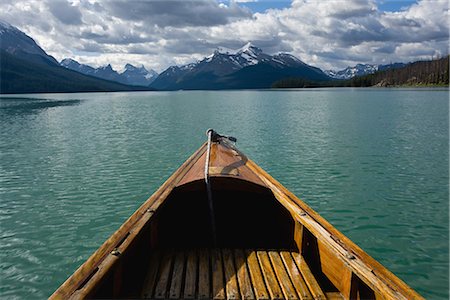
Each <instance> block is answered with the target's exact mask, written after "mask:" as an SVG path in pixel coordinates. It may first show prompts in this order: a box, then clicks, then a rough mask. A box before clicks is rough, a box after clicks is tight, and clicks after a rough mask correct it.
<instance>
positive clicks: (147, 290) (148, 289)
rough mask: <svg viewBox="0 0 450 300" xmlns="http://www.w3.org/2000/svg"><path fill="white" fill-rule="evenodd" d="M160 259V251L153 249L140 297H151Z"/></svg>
mask: <svg viewBox="0 0 450 300" xmlns="http://www.w3.org/2000/svg"><path fill="white" fill-rule="evenodd" d="M159 261H160V252H159V251H158V250H155V251H153V253H152V256H151V257H150V263H149V270H148V273H147V277H146V278H145V281H144V286H143V288H142V293H141V297H142V298H144V299H145V298H152V296H153V290H154V288H155V281H156V276H157V275H158V267H159Z"/></svg>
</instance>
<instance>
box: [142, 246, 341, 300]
mask: <svg viewBox="0 0 450 300" xmlns="http://www.w3.org/2000/svg"><path fill="white" fill-rule="evenodd" d="M141 298H144V299H343V298H342V296H341V295H340V294H339V293H329V294H328V293H326V294H325V293H324V292H323V291H322V289H321V288H320V286H319V284H318V283H317V281H316V279H315V278H314V276H313V274H312V273H311V271H310V269H309V267H308V265H307V264H306V263H305V261H304V260H303V257H302V256H301V255H300V254H299V253H297V252H293V251H289V250H255V249H159V250H155V251H152V254H151V258H150V263H149V266H148V272H147V276H146V279H145V282H144V285H143V288H142V292H141Z"/></svg>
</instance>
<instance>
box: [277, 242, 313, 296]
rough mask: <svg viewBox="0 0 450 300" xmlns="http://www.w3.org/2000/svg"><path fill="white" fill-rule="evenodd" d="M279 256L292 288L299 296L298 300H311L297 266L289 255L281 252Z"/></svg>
mask: <svg viewBox="0 0 450 300" xmlns="http://www.w3.org/2000/svg"><path fill="white" fill-rule="evenodd" d="M280 255H281V258H282V260H283V262H284V265H285V267H286V270H287V271H288V274H289V277H290V278H291V280H292V283H293V284H294V288H295V290H296V291H297V294H298V295H299V296H300V299H302V300H309V299H312V296H311V292H310V291H309V289H308V286H307V285H306V282H305V280H304V279H303V277H302V274H301V273H300V272H299V270H298V268H297V265H296V264H295V262H294V260H293V259H292V256H291V253H290V252H287V251H281V252H280Z"/></svg>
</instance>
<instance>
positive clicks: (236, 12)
mask: <svg viewBox="0 0 450 300" xmlns="http://www.w3.org/2000/svg"><path fill="white" fill-rule="evenodd" d="M104 6H105V7H106V8H107V9H108V10H110V11H111V12H112V13H113V14H114V15H115V16H117V17H119V18H121V19H124V20H132V21H144V22H146V23H147V22H148V23H150V24H152V25H157V26H160V27H168V26H170V27H185V26H193V27H195V26H215V25H223V24H228V23H230V22H232V21H235V20H239V19H242V18H250V17H251V13H250V11H249V10H248V9H245V8H242V7H240V6H239V5H237V4H236V3H234V2H231V3H230V5H228V6H227V5H225V4H221V3H218V2H216V1H213V0H171V1H159V0H156V1H143V0H138V1H133V2H132V4H131V5H130V2H129V1H123V0H122V1H117V0H116V1H108V2H106V3H105V4H104Z"/></svg>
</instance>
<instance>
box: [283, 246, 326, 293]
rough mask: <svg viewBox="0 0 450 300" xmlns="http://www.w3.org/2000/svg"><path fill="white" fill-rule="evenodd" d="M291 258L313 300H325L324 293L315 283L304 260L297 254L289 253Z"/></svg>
mask: <svg viewBox="0 0 450 300" xmlns="http://www.w3.org/2000/svg"><path fill="white" fill-rule="evenodd" d="M291 254H292V258H293V260H294V262H295V264H296V265H297V268H298V269H299V270H300V273H301V274H302V277H303V278H304V280H305V282H306V284H307V286H308V288H309V290H310V292H311V294H312V296H313V298H314V299H326V297H325V294H324V292H323V291H322V288H321V287H320V285H319V283H318V282H317V280H316V278H315V277H314V275H313V274H312V272H311V270H310V269H309V266H308V265H307V264H306V262H305V260H304V259H303V257H302V256H301V255H300V254H299V253H295V252H293V253H291Z"/></svg>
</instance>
